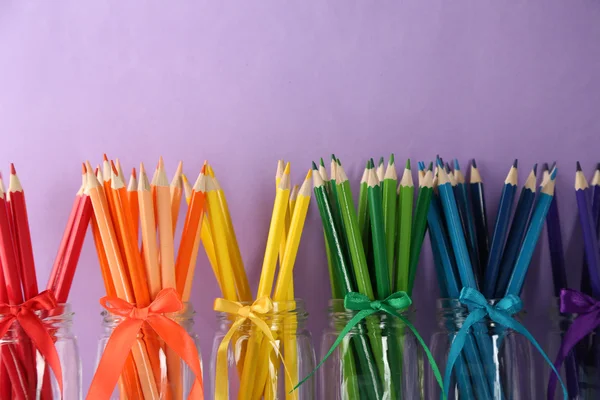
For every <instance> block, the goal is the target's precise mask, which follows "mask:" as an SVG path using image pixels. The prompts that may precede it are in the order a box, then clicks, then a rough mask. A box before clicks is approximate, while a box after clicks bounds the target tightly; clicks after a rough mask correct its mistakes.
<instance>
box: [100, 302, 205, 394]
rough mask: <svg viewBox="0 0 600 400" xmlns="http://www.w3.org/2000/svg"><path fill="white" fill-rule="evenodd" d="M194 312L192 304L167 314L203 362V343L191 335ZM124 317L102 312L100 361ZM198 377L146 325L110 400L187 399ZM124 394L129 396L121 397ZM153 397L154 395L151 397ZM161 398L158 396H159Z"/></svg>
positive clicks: (130, 353) (186, 304)
mask: <svg viewBox="0 0 600 400" xmlns="http://www.w3.org/2000/svg"><path fill="white" fill-rule="evenodd" d="M194 315H195V312H194V309H193V307H192V305H191V304H190V303H184V308H183V310H181V311H179V312H177V313H170V314H165V316H166V317H168V318H170V319H172V320H173V321H175V322H177V323H178V324H179V325H181V326H182V327H183V329H185V331H186V332H187V333H188V335H189V336H190V337H191V338H192V340H193V341H194V343H195V345H196V348H197V350H198V357H199V358H200V367H201V368H202V357H201V355H200V341H199V339H198V335H196V334H195V333H194V332H192V326H193V325H194ZM122 320H123V317H121V316H118V315H114V314H111V313H109V312H108V311H103V312H102V328H103V333H102V336H101V337H100V341H99V344H98V359H97V361H98V362H99V361H100V358H101V357H102V354H103V352H104V348H105V347H106V343H107V342H108V339H109V338H110V336H111V334H112V333H113V331H114V329H115V328H116V327H117V325H118V324H119V323H121V321H122ZM195 379H196V377H195V375H194V372H193V371H192V370H191V369H190V368H189V367H188V365H187V364H186V363H185V362H184V361H183V360H181V358H180V357H179V356H178V355H177V354H176V353H175V352H173V351H172V350H171V349H170V348H169V347H168V346H167V345H166V344H165V342H164V341H163V340H162V339H160V338H159V337H158V335H157V334H156V332H154V331H153V330H152V328H150V326H149V325H148V324H144V325H143V326H142V329H141V330H140V332H139V333H138V336H137V340H136V343H135V344H134V346H133V348H132V350H131V351H130V352H129V355H128V357H127V361H126V362H125V366H124V368H123V371H122V373H121V376H120V378H119V382H118V384H117V387H116V388H115V390H114V392H113V394H112V396H111V397H110V398H111V400H119V399H123V398H127V399H147V398H148V399H149V398H161V399H167V398H168V399H173V400H179V399H187V397H188V395H189V393H190V390H191V389H192V385H193V383H194V381H195ZM123 392H125V393H126V394H127V395H126V396H122V395H121V394H122V393H123ZM152 393H154V395H152ZM156 394H158V396H157V395H156Z"/></svg>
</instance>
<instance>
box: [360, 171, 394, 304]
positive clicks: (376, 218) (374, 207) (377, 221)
mask: <svg viewBox="0 0 600 400" xmlns="http://www.w3.org/2000/svg"><path fill="white" fill-rule="evenodd" d="M367 186H368V192H369V217H370V219H371V230H372V232H373V234H372V237H373V253H374V259H375V282H376V294H375V295H376V296H377V298H380V299H385V298H386V297H388V296H389V295H390V294H391V289H390V276H389V275H390V274H389V271H388V268H389V264H388V260H387V248H386V242H387V237H386V232H385V227H384V224H385V223H384V216H383V210H382V199H381V186H380V183H379V180H378V179H377V175H376V174H375V172H374V171H373V170H371V171H370V174H369V176H368V180H367ZM395 186H396V185H394V187H393V189H394V193H396V187H395ZM394 207H395V199H394Z"/></svg>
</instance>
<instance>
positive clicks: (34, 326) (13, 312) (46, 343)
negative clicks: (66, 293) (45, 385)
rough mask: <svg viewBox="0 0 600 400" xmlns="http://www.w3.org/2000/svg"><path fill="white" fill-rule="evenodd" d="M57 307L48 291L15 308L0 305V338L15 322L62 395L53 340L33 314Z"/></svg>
mask: <svg viewBox="0 0 600 400" xmlns="http://www.w3.org/2000/svg"><path fill="white" fill-rule="evenodd" d="M57 305H58V304H57V303H56V299H55V298H54V294H52V292H50V291H48V290H44V291H43V292H41V293H40V294H38V295H37V296H35V297H32V298H31V299H29V300H27V301H26V302H25V303H23V304H19V305H16V306H14V305H9V304H0V314H2V319H1V320H0V338H1V337H4V335H5V334H6V332H8V330H9V329H10V326H11V325H12V323H13V322H14V321H15V320H16V321H17V322H18V323H19V325H21V328H23V331H24V332H25V334H26V335H27V336H28V337H29V338H30V339H31V341H32V342H33V344H34V345H35V347H36V348H37V349H38V350H39V352H40V354H41V355H42V356H43V357H44V359H45V360H46V363H47V364H48V365H49V366H50V368H51V369H52V372H54V376H55V377H56V380H57V382H58V387H59V388H60V393H61V395H62V392H63V379H62V369H61V366H60V359H59V358H58V353H57V352H56V347H54V340H53V339H52V336H50V334H49V333H48V330H47V329H46V327H45V326H44V323H43V322H42V320H41V319H40V317H39V315H37V314H36V313H35V312H36V311H52V310H54V309H55V308H56V306H57Z"/></svg>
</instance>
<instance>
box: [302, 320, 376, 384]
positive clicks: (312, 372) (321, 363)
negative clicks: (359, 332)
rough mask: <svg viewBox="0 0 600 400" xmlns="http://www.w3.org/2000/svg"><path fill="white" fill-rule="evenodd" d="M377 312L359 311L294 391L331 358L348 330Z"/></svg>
mask: <svg viewBox="0 0 600 400" xmlns="http://www.w3.org/2000/svg"><path fill="white" fill-rule="evenodd" d="M375 312H376V311H375V310H361V311H359V312H357V313H356V315H355V316H354V317H352V319H351V320H350V321H348V323H347V324H346V326H344V329H342V331H341V332H340V335H339V336H338V337H337V339H336V340H335V342H334V343H333V345H332V346H331V348H330V349H329V351H328V352H327V354H325V357H323V359H322V360H321V361H319V364H317V366H316V367H315V369H313V370H312V371H311V373H310V374H308V375H307V376H306V378H304V379H302V380H301V381H300V382H298V384H297V385H296V386H294V389H293V390H292V391H294V390H296V389H298V387H300V385H302V384H303V383H304V382H306V381H307V380H309V379H310V378H311V377H312V376H313V375H314V374H315V372H317V370H318V369H319V368H320V367H321V366H322V365H323V364H324V363H325V361H326V360H327V359H328V358H329V356H330V355H331V354H333V352H334V351H335V349H336V348H337V347H338V346H339V345H340V344H341V343H342V341H343V340H344V338H345V337H346V335H347V334H348V332H350V331H351V330H352V328H354V327H355V326H356V325H358V323H359V322H360V321H362V320H363V319H365V318H366V317H368V316H369V315H371V314H374V313H375Z"/></svg>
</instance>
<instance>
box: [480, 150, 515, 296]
mask: <svg viewBox="0 0 600 400" xmlns="http://www.w3.org/2000/svg"><path fill="white" fill-rule="evenodd" d="M517 179H518V171H517V160H515V162H514V163H513V165H512V166H511V167H510V171H509V172H508V175H507V176H506V179H505V180H504V186H503V187H502V196H501V197H500V203H499V204H498V213H497V214H496V224H495V225H494V234H493V235H492V243H491V245H490V252H489V256H488V262H487V264H486V267H485V273H484V279H483V295H484V296H485V297H486V298H488V299H490V298H492V297H494V292H495V290H496V284H497V280H498V275H499V273H500V262H501V261H502V254H503V251H504V245H505V243H506V234H507V231H508V225H509V223H510V217H511V214H512V207H513V202H514V198H515V192H516V189H517Z"/></svg>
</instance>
